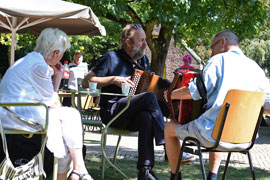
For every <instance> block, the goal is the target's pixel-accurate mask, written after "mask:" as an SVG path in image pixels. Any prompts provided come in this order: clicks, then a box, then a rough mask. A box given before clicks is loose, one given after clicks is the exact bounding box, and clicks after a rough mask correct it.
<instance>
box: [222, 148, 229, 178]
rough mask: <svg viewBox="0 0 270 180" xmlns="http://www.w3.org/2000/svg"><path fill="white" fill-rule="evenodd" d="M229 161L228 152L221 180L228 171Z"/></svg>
mask: <svg viewBox="0 0 270 180" xmlns="http://www.w3.org/2000/svg"><path fill="white" fill-rule="evenodd" d="M230 159H231V152H228V156H227V160H226V165H225V168H224V172H223V176H222V180H224V179H225V177H226V173H227V169H228V166H229V162H230Z"/></svg>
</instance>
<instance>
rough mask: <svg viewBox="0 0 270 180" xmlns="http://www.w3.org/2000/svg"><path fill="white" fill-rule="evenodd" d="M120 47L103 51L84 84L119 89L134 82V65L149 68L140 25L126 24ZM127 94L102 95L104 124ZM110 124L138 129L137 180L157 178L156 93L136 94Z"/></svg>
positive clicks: (160, 130) (159, 126)
mask: <svg viewBox="0 0 270 180" xmlns="http://www.w3.org/2000/svg"><path fill="white" fill-rule="evenodd" d="M121 45H122V49H119V50H114V51H109V52H107V53H105V54H104V55H103V56H102V57H101V58H100V59H99V60H98V62H97V63H96V65H95V66H94V67H93V68H92V69H91V70H90V72H89V73H88V74H87V76H86V77H85V78H84V81H83V87H84V88H87V87H88V81H92V82H97V83H98V87H99V88H100V87H102V89H101V90H102V92H110V93H120V94H121V93H122V92H121V84H122V83H129V84H130V85H131V86H133V85H134V83H133V82H132V81H131V80H130V76H131V75H132V74H133V71H134V69H144V70H150V66H149V63H148V60H147V57H146V56H145V55H144V54H145V48H146V35H145V32H144V30H143V29H142V27H141V25H139V24H128V25H126V27H125V28H124V29H123V32H122V37H121ZM127 99H128V98H127V97H119V96H101V99H100V107H101V109H100V116H101V120H102V122H103V123H105V124H107V123H108V122H109V121H110V120H111V119H112V118H113V117H114V116H115V115H116V114H117V113H119V112H120V111H121V110H122V109H123V107H124V106H125V105H126V103H127ZM111 126H112V127H116V128H120V129H127V130H129V131H139V137H138V162H137V169H138V170H139V173H138V179H139V180H146V179H150V180H156V179H158V178H157V177H156V176H155V175H154V173H153V172H152V169H153V167H154V145H153V139H155V143H156V145H157V146H160V145H164V142H165V141H164V126H165V123H164V119H163V115H162V112H161V110H160V107H159V104H158V101H157V98H156V96H155V95H154V94H153V93H149V92H144V93H140V94H137V95H135V96H134V97H133V98H132V99H131V101H130V106H129V108H128V109H127V110H126V111H125V112H124V113H123V114H122V115H121V116H120V117H119V118H118V119H117V120H116V121H115V122H114V123H112V125H111Z"/></svg>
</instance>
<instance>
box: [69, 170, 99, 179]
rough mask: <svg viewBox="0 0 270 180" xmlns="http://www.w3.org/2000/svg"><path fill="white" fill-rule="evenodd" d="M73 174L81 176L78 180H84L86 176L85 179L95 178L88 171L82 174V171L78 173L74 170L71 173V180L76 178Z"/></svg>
mask: <svg viewBox="0 0 270 180" xmlns="http://www.w3.org/2000/svg"><path fill="white" fill-rule="evenodd" d="M73 174H74V175H76V176H78V177H79V179H78V180H83V179H84V178H85V179H88V180H94V179H93V178H92V177H91V176H90V174H88V173H86V174H80V173H77V172H75V171H72V172H71V174H70V180H73V179H75V178H74V177H73V176H72V175H73ZM71 176H72V177H71ZM87 176H88V178H87ZM76 179H77V178H76Z"/></svg>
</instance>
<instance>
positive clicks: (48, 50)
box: [0, 28, 92, 180]
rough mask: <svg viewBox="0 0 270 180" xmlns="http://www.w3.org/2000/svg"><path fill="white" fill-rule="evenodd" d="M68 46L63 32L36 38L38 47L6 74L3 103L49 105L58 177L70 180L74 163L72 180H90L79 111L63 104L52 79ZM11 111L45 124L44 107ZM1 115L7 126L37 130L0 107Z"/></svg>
mask: <svg viewBox="0 0 270 180" xmlns="http://www.w3.org/2000/svg"><path fill="white" fill-rule="evenodd" d="M69 48H70V42H69V39H68V37H67V35H66V34H65V33H64V32H63V31H61V30H59V29H54V28H46V29H44V30H43V31H42V32H41V34H40V35H39V37H38V39H37V40H36V47H35V50H34V51H33V52H30V53H28V54H27V55H26V56H24V57H23V58H21V59H19V60H18V61H16V62H15V63H14V64H13V65H12V66H11V67H10V68H9V69H8V70H7V72H6V73H5V75H4V77H3V79H2V81H1V84H0V102H1V103H4V102H42V103H45V104H46V105H47V106H49V125H48V132H47V136H48V140H47V148H48V149H49V150H50V151H51V152H52V153H53V154H54V156H55V157H58V158H59V162H58V165H59V167H58V177H57V179H58V180H64V179H67V172H68V170H69V169H70V167H71V162H72V165H73V171H72V174H71V179H74V180H75V179H83V180H90V179H92V178H91V176H90V175H89V174H88V172H87V169H86V167H85V164H84V160H83V155H82V146H83V144H82V124H81V116H80V113H79V112H78V111H77V110H76V109H74V108H69V107H62V106H61V103H60V102H59V97H58V94H57V92H55V91H56V89H55V88H54V87H53V81H54V80H52V78H51V77H52V75H53V72H54V71H57V68H56V67H55V65H56V64H58V63H59V61H60V60H61V58H62V57H63V54H64V52H65V51H66V50H67V49H69ZM52 67H53V69H52ZM54 73H55V72H54ZM56 74H57V73H55V75H56ZM58 74H59V73H58ZM12 110H13V111H14V113H16V114H17V115H19V116H20V117H24V118H25V119H33V120H35V121H36V123H38V124H40V125H41V126H43V127H45V113H46V112H45V110H44V109H42V108H40V107H16V108H14V109H12ZM0 117H2V123H3V126H4V127H5V128H12V129H18V130H27V131H33V132H34V131H36V130H35V129H34V128H32V127H28V126H26V125H25V124H19V123H18V122H17V121H14V119H13V118H12V117H10V116H9V115H8V112H7V111H5V110H3V109H1V110H0Z"/></svg>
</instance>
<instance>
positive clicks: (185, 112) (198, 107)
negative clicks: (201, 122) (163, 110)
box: [168, 70, 206, 124]
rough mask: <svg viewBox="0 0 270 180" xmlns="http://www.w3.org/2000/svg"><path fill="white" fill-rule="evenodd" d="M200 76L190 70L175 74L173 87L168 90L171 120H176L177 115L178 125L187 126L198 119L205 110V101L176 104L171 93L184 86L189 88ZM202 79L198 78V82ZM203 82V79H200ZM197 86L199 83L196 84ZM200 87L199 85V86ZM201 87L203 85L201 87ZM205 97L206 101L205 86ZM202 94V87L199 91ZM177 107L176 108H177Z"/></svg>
mask: <svg viewBox="0 0 270 180" xmlns="http://www.w3.org/2000/svg"><path fill="white" fill-rule="evenodd" d="M196 76H198V73H197V72H195V71H190V70H178V71H177V72H175V76H174V79H173V81H172V83H171V86H170V87H169V89H168V106H169V110H170V118H171V120H175V117H176V116H175V114H178V120H177V121H178V123H179V124H186V123H188V122H190V121H192V120H194V119H196V118H198V117H199V116H200V115H201V114H202V113H203V112H204V110H205V104H206V102H205V100H197V101H195V100H180V101H176V102H175V100H174V102H173V101H172V99H171V92H172V91H173V90H174V89H178V88H181V87H184V86H187V85H188V83H189V82H190V81H191V80H193V79H194V77H196ZM198 79H200V78H197V80H198ZM200 80H201V79H200ZM196 85H197V82H196ZM197 86H198V85H197ZM200 86H201V85H200ZM202 88H204V89H203V91H204V93H205V94H204V95H203V96H202V95H201V96H202V97H203V99H205V96H206V90H205V87H204V86H203V87H202ZM199 92H200V94H201V87H200V90H199ZM175 106H176V107H175Z"/></svg>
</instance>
